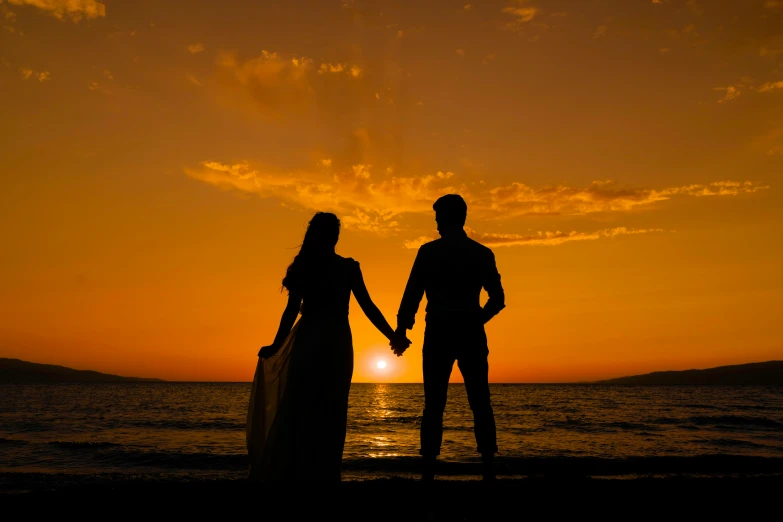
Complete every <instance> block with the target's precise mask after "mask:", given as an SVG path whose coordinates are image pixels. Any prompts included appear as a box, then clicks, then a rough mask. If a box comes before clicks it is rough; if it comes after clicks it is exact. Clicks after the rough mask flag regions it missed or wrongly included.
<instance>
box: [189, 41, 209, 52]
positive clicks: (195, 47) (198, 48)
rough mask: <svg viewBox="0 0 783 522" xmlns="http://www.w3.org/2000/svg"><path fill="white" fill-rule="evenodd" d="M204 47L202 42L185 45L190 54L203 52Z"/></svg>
mask: <svg viewBox="0 0 783 522" xmlns="http://www.w3.org/2000/svg"><path fill="white" fill-rule="evenodd" d="M205 49H206V47H205V46H204V44H203V43H193V44H190V45H188V46H187V50H188V52H189V53H190V54H198V53H203V52H204V50H205Z"/></svg>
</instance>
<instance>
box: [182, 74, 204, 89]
mask: <svg viewBox="0 0 783 522" xmlns="http://www.w3.org/2000/svg"><path fill="white" fill-rule="evenodd" d="M185 78H187V79H188V81H189V82H190V83H192V84H193V85H196V86H198V87H201V82H200V81H199V79H198V78H196V77H195V76H193V75H192V74H186V75H185Z"/></svg>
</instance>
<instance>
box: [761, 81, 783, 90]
mask: <svg viewBox="0 0 783 522" xmlns="http://www.w3.org/2000/svg"><path fill="white" fill-rule="evenodd" d="M775 89H783V80H781V81H778V82H766V83H763V84H761V85H759V86H758V88H757V89H756V90H757V91H758V92H767V91H773V90H775Z"/></svg>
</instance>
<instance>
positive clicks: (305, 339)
mask: <svg viewBox="0 0 783 522" xmlns="http://www.w3.org/2000/svg"><path fill="white" fill-rule="evenodd" d="M339 235H340V220H339V219H338V218H337V216H335V215H334V214H331V213H327V212H317V213H316V214H315V215H314V216H313V218H312V219H311V220H310V222H309V224H308V226H307V231H306V232H305V236H304V240H303V241H302V245H301V247H300V250H299V253H298V254H297V255H296V257H295V258H294V260H293V262H292V263H291V265H290V266H289V267H288V270H287V271H286V274H285V277H284V278H283V287H284V288H285V289H287V290H288V304H287V305H286V308H285V311H284V312H283V316H282V318H281V319H280V327H279V328H278V330H277V335H276V336H275V340H274V342H272V344H270V345H269V346H264V347H263V348H261V350H260V351H259V352H258V356H259V360H258V365H257V367H256V373H255V377H254V379H253V386H252V389H251V395H250V406H249V409H248V419H247V433H246V437H247V449H248V456H249V459H250V478H251V479H260V480H286V479H298V480H302V479H303V480H332V481H339V480H340V467H341V464H342V453H343V446H344V444H345V431H346V421H347V413H348V392H349V390H350V387H351V376H352V374H353V342H352V337H351V327H350V325H349V323H348V303H349V300H350V297H351V292H353V295H354V296H355V297H356V300H357V302H358V303H359V306H360V307H361V309H362V311H363V312H364V313H365V314H366V315H367V317H368V319H370V321H371V322H372V324H373V325H375V327H376V328H378V330H380V332H381V333H382V334H383V335H384V336H386V337H387V338H388V339H389V341H390V342H391V344H392V345H393V346H400V345H401V346H404V347H407V346H408V345H409V344H410V341H408V339H407V338H405V337H404V335H401V334H397V333H395V332H394V329H393V328H392V327H391V326H390V325H389V323H388V321H386V319H385V318H384V316H383V314H382V313H381V311H380V310H379V309H378V307H377V306H376V305H375V303H373V301H372V299H371V298H370V294H369V293H368V291H367V287H366V286H365V284H364V279H363V278H362V272H361V269H360V268H359V263H358V262H357V261H354V260H353V259H351V258H345V257H341V256H339V255H337V254H336V253H335V251H334V249H335V245H336V244H337V239H338V237H339ZM299 313H301V314H302V317H301V319H300V320H299V321H298V322H296V324H295V325H294V322H295V321H296V318H297V316H298V315H299Z"/></svg>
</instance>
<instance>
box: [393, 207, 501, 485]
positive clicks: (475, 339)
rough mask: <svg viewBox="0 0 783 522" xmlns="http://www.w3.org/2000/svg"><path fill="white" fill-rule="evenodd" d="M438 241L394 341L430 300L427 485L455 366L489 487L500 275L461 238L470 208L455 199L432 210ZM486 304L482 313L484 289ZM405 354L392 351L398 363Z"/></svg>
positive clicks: (425, 255) (488, 257) (425, 254)
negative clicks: (491, 332)
mask: <svg viewBox="0 0 783 522" xmlns="http://www.w3.org/2000/svg"><path fill="white" fill-rule="evenodd" d="M432 208H433V210H435V221H436V222H437V225H438V232H439V233H440V236H441V238H440V239H436V240H434V241H430V242H429V243H425V244H424V245H422V246H421V247H420V248H419V251H418V253H417V254H416V260H415V261H414V263H413V268H412V269H411V273H410V276H409V278H408V283H407V285H406V287H405V293H404V294H403V297H402V301H401V303H400V308H399V311H398V313H397V333H398V336H399V338H401V339H402V338H404V337H403V336H404V335H405V333H406V330H410V329H411V328H413V324H414V320H415V316H416V312H417V311H418V309H419V303H420V302H421V298H422V297H423V295H424V294H427V308H426V316H425V321H426V327H425V329H424V346H423V347H422V357H423V374H424V414H423V417H422V422H421V449H420V451H419V453H420V454H421V456H422V461H423V468H422V479H423V480H427V481H430V480H433V479H434V477H435V461H436V459H437V457H438V455H439V454H440V447H441V443H442V441H443V411H444V410H445V408H446V399H447V394H448V384H449V377H450V376H451V371H452V368H453V366H454V361H456V362H457V365H458V367H459V369H460V372H461V373H462V377H463V379H464V381H465V390H466V391H467V394H468V402H469V403H470V409H471V410H472V411H473V429H474V433H475V436H476V444H477V448H476V449H477V450H478V452H479V453H480V454H481V456H482V462H483V479H484V480H492V479H494V478H495V473H494V455H495V453H496V452H497V450H498V447H497V439H496V433H495V417H494V413H493V411H492V405H491V403H490V395H489V383H488V371H489V366H488V361H487V356H488V354H489V349H488V346H487V336H486V333H485V332H484V324H485V323H486V322H487V321H489V320H490V319H491V318H492V317H494V316H495V315H496V314H497V313H498V312H500V310H502V309H503V308H504V307H505V302H504V300H505V296H504V293H503V287H502V286H501V284H500V274H499V273H498V270H497V267H496V265H495V255H494V254H493V253H492V250H490V249H489V248H487V247H485V246H483V245H481V244H479V243H478V242H476V241H473V240H472V239H470V238H468V236H467V234H466V233H465V231H464V230H463V227H464V225H465V219H466V217H467V212H468V206H467V204H466V203H465V200H464V199H462V197H461V196H459V195H458V194H447V195H445V196H443V197H441V198H439V199H438V200H437V201H436V202H435V203H434V204H433V205H432ZM482 288H484V289H485V290H486V291H487V294H488V296H489V299H488V300H487V302H486V303H485V304H484V306H483V307H482V306H481V304H480V302H479V297H480V295H481V289H482ZM405 348H407V346H405V345H404V344H403V345H399V346H395V343H393V344H392V349H393V350H394V352H395V353H396V354H397V355H398V356H400V355H402V353H403V352H404V351H405Z"/></svg>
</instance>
